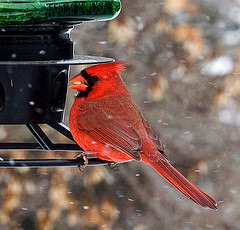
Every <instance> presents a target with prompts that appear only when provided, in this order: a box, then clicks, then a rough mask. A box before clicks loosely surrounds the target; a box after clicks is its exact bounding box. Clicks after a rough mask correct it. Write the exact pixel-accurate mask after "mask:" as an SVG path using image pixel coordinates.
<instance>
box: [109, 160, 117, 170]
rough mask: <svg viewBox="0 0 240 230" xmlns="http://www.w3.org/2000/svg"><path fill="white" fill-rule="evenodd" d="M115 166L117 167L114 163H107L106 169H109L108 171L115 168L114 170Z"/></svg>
mask: <svg viewBox="0 0 240 230" xmlns="http://www.w3.org/2000/svg"><path fill="white" fill-rule="evenodd" d="M116 165H117V163H116V162H111V163H108V167H109V168H110V169H115V168H116Z"/></svg>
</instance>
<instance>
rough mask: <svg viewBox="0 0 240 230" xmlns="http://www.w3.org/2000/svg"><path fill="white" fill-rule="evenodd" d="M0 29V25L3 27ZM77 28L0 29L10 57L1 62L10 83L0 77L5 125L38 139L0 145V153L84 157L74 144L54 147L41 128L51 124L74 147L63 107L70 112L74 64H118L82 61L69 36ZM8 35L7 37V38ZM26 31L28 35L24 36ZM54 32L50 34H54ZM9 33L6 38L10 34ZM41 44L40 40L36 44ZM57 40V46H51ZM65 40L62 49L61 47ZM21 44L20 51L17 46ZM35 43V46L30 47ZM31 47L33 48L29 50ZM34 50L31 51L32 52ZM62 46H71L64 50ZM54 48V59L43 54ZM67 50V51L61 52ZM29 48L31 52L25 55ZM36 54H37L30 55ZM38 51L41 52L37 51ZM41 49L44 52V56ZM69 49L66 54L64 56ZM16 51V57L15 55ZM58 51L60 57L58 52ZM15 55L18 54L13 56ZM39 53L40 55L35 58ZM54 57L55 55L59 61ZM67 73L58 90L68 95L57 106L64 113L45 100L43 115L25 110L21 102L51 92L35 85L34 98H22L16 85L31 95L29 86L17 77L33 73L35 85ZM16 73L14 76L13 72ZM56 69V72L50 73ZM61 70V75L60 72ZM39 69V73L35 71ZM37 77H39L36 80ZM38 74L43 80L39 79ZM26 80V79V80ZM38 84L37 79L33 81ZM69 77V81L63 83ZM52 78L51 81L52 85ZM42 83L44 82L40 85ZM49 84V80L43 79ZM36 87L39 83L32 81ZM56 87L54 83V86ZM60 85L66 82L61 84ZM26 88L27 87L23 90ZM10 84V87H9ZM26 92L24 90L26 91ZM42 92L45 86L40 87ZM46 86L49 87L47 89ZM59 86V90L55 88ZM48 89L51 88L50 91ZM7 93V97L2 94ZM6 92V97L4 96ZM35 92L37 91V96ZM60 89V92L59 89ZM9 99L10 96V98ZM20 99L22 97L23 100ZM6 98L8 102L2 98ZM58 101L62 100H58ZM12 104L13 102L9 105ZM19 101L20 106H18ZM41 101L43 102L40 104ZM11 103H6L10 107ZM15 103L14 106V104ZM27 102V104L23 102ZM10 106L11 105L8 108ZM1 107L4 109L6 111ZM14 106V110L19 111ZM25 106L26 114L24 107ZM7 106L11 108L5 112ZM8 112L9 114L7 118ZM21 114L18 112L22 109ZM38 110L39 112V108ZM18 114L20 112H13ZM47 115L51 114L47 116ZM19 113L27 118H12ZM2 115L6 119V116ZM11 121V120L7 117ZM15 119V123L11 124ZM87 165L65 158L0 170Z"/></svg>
mask: <svg viewBox="0 0 240 230" xmlns="http://www.w3.org/2000/svg"><path fill="white" fill-rule="evenodd" d="M0 27H1V26H0ZM72 28H73V27H72V26H71V27H70V26H62V25H42V24H41V25H37V26H36V25H34V26H33V28H32V27H31V26H25V28H22V27H17V26H12V27H11V26H8V27H6V28H5V27H3V28H0V51H1V50H4V52H5V54H6V55H4V57H3V55H1V56H2V58H1V57H0V74H2V75H4V74H5V75H6V79H5V78H2V81H3V82H2V83H1V78H0V125H5V124H14V125H17V124H24V125H26V127H27V128H28V130H29V131H30V132H31V134H32V136H33V137H34V139H35V140H36V143H3V142H0V150H32V151H36V150H42V151H75V152H83V150H82V149H81V148H80V147H79V146H78V145H77V144H76V143H75V144H60V143H53V142H52V141H51V140H50V139H49V138H48V136H47V135H46V134H45V133H44V131H43V130H42V129H41V127H40V125H39V124H47V125H48V126H50V127H51V128H53V129H54V130H56V131H57V132H59V133H61V134H62V135H64V136H65V137H66V138H68V139H70V140H71V141H73V142H74V140H73V137H72V135H71V133H70V131H69V128H68V127H67V126H66V125H64V124H63V123H62V120H63V115H64V108H65V99H66V91H67V88H66V86H67V79H68V73H69V65H83V64H97V63H107V62H113V61H114V60H113V59H112V58H104V57H93V56H82V55H76V56H73V47H72V42H71V39H70V36H69V32H66V31H67V30H68V31H69V30H70V29H72ZM6 31H7V33H6ZM25 31H27V32H28V33H27V34H25ZM49 31H50V32H49ZM5 33H6V34H5ZM19 35H20V37H21V38H22V40H23V41H22V40H21V39H20V43H19V41H18V40H17V39H19ZM35 40H36V41H35ZM52 41H54V42H52ZM62 41H63V43H64V44H63V45H62V44H61V42H62ZM16 43H17V45H19V44H20V45H19V46H16ZM29 44H31V45H29ZM28 45H29V47H28ZM31 46H32V47H31ZM63 46H66V47H65V48H64V47H63ZM42 47H43V48H42ZM49 47H50V51H49V55H47V56H45V57H44V55H43V52H45V51H44V48H46V50H48V49H49ZM62 47H63V48H62ZM26 49H27V52H26V53H24V52H25V50H26ZM31 49H32V50H33V51H31ZM35 50H36V51H38V53H36V52H35ZM39 50H40V51H41V50H43V51H42V53H41V52H40V54H39ZM64 50H66V51H67V52H65V51H64ZM15 52H16V53H15ZM54 52H55V53H54ZM13 54H14V55H13ZM36 54H37V55H36ZM54 55H55V56H54ZM62 67H63V69H64V71H65V72H64V74H63V77H62V80H63V82H64V84H63V85H61V84H60V86H57V87H60V88H59V89H57V94H58V93H59V92H61V91H64V92H62V94H63V95H61V100H60V101H61V103H60V105H59V103H58V104H57V106H60V107H61V109H60V110H58V109H59V108H55V109H56V110H54V111H52V110H51V109H52V107H51V105H50V104H49V103H48V102H46V103H45V102H44V98H43V99H41V101H39V103H40V104H41V106H45V107H46V108H45V107H44V111H43V113H44V114H43V113H39V114H37V112H39V111H37V112H36V111H33V110H32V108H31V105H25V104H26V103H25V104H24V105H21V103H22V100H25V102H27V100H28V99H29V98H31V97H33V96H34V97H35V99H36V96H35V95H33V94H34V93H35V92H37V94H38V95H40V96H39V97H44V96H45V95H44V94H51V91H50V92H48V91H49V89H48V90H46V92H39V89H38V85H37V86H36V87H35V86H33V87H32V86H31V87H30V88H34V87H35V88H34V89H31V90H32V91H33V92H32V94H31V93H29V95H27V96H25V97H23V98H21V99H19V97H20V96H21V95H22V94H20V93H19V92H15V91H16V87H15V91H14V92H13V89H12V88H13V85H14V84H15V82H16V85H17V84H19V85H20V86H22V87H23V89H22V91H24V90H25V91H27V86H26V82H25V83H24V81H23V82H21V81H19V76H16V75H17V74H19V75H23V76H24V71H25V70H26V73H28V71H29V72H30V73H32V76H28V77H29V78H28V80H29V81H34V78H35V79H37V77H38V78H40V77H42V75H44V74H45V75H47V77H48V75H49V77H48V78H47V81H53V80H51V78H52V75H53V79H54V80H56V78H55V77H56V76H55V77H54V74H59V71H60V73H61V68H62ZM12 69H13V70H15V72H14V73H12V72H11V71H12ZM52 69H54V71H55V72H56V73H55V72H51V71H52ZM56 69H57V70H56ZM35 70H36V71H35ZM34 74H36V76H35V75H34ZM38 75H39V76H38ZM24 77H27V76H24ZM31 77H32V78H33V79H32V78H31ZM63 78H64V79H63ZM49 79H50V80H49ZM38 81H39V83H40V82H41V80H39V79H38ZM42 81H44V78H43V80H42ZM31 83H34V82H31ZM55 83H56V82H53V83H51V82H50V83H49V84H55ZM60 83H61V82H60ZM23 84H25V85H23ZM9 85H11V86H9ZM24 87H25V88H24ZM39 87H40V88H41V86H39ZM44 87H45V85H44ZM54 87H55V86H54ZM48 88H49V87H48ZM1 90H2V95H1ZM4 90H5V91H6V92H5V91H4ZM34 90H35V91H34ZM54 90H55V88H54ZM5 94H6V95H5ZM18 94H19V95H18ZM1 96H2V97H3V99H1ZM53 97H57V96H53ZM7 99H8V101H7ZM37 99H38V98H37ZM15 100H18V103H17V102H16V103H15V102H14V101H15ZM39 100H40V99H39ZM6 101H7V102H6ZM14 103H15V104H14ZM23 103H24V102H23ZM5 104H8V106H6V105H5ZM1 106H2V107H3V109H1ZM14 106H15V107H14ZM21 106H22V107H24V106H25V109H22V107H21ZM5 107H6V108H5ZM4 109H5V114H4ZM20 109H22V111H15V110H20ZM38 110H39V109H38ZM14 111H15V112H14ZM45 111H47V112H46V114H45ZM17 112H20V113H23V115H22V117H21V115H20V116H15V117H14V116H12V115H13V113H15V114H16V115H17ZM1 116H2V117H1ZM8 116H9V117H8ZM9 120H10V122H9ZM84 163H85V162H84V160H82V159H79V158H62V159H2V158H1V157H0V167H2V168H18V167H34V168H38V167H70V166H71V167H73V166H80V165H83V164H84ZM108 163H111V162H108V161H103V160H100V159H98V158H95V157H89V158H88V165H89V166H94V165H106V164H108Z"/></svg>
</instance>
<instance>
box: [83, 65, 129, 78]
mask: <svg viewBox="0 0 240 230" xmlns="http://www.w3.org/2000/svg"><path fill="white" fill-rule="evenodd" d="M127 64H128V63H127V62H112V63H106V64H98V65H94V66H90V67H88V68H87V69H86V72H87V73H88V74H90V75H91V76H99V77H101V76H106V75H108V76H109V75H116V74H120V73H121V72H122V71H124V70H125V66H126V65H127Z"/></svg>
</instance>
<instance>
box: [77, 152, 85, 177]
mask: <svg viewBox="0 0 240 230" xmlns="http://www.w3.org/2000/svg"><path fill="white" fill-rule="evenodd" d="M75 159H76V160H77V161H80V162H83V164H79V165H78V169H79V170H80V172H82V173H83V172H84V170H85V168H86V167H87V165H88V158H87V154H85V153H84V152H82V153H80V154H78V155H77V156H76V157H75Z"/></svg>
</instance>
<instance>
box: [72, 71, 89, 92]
mask: <svg viewBox="0 0 240 230" xmlns="http://www.w3.org/2000/svg"><path fill="white" fill-rule="evenodd" d="M70 82H73V85H71V86H69V87H68V88H69V89H74V90H77V91H86V89H87V87H88V83H87V81H86V79H85V78H84V77H82V75H81V74H78V75H76V76H75V77H73V78H72V79H71V80H70Z"/></svg>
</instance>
